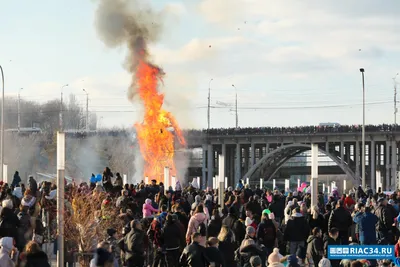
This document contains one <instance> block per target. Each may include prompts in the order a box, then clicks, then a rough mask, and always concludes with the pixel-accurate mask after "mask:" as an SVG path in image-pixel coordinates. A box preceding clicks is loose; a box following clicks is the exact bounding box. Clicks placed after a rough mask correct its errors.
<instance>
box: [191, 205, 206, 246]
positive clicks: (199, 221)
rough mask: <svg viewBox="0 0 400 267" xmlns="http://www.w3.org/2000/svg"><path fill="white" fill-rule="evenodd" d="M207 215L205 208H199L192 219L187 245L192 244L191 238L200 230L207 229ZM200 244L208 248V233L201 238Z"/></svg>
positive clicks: (201, 206) (200, 206)
mask: <svg viewBox="0 0 400 267" xmlns="http://www.w3.org/2000/svg"><path fill="white" fill-rule="evenodd" d="M206 225H207V215H206V214H205V213H204V206H203V205H199V206H197V208H196V210H195V211H194V214H193V216H192V217H190V220H189V225H188V229H187V231H186V243H187V244H190V237H191V236H192V234H193V233H196V232H198V231H199V228H202V227H206ZM199 244H200V245H202V246H204V247H205V246H206V233H204V234H202V235H201V237H200V238H199Z"/></svg>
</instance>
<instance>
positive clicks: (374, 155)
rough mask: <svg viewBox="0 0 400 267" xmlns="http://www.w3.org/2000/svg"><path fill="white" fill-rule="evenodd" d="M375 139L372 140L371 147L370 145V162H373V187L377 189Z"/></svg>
mask: <svg viewBox="0 0 400 267" xmlns="http://www.w3.org/2000/svg"><path fill="white" fill-rule="evenodd" d="M375 147H376V144H375V141H371V147H370V150H369V152H370V157H371V159H370V164H371V188H372V189H373V190H374V191H375V190H376V189H377V188H375V187H376V178H375V174H376V168H375V167H376V162H375V159H376V153H375Z"/></svg>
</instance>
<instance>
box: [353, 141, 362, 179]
mask: <svg viewBox="0 0 400 267" xmlns="http://www.w3.org/2000/svg"><path fill="white" fill-rule="evenodd" d="M354 159H355V160H356V177H357V178H360V177H361V176H360V142H358V141H356V147H355V149H354Z"/></svg>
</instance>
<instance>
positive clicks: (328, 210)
mask: <svg viewBox="0 0 400 267" xmlns="http://www.w3.org/2000/svg"><path fill="white" fill-rule="evenodd" d="M331 213H332V206H331V204H329V203H328V204H326V205H325V213H324V215H323V217H324V227H323V228H322V232H323V233H325V234H326V233H328V225H329V218H330V217H331Z"/></svg>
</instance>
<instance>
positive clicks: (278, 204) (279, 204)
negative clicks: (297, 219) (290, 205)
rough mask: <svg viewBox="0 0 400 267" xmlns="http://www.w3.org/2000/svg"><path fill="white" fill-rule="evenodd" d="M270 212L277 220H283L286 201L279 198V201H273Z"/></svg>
mask: <svg viewBox="0 0 400 267" xmlns="http://www.w3.org/2000/svg"><path fill="white" fill-rule="evenodd" d="M269 210H270V211H271V212H273V213H274V214H275V218H280V219H281V220H282V219H283V217H284V210H285V200H284V199H283V198H279V200H277V201H275V200H274V201H272V203H271V205H269ZM279 223H280V222H279Z"/></svg>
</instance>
